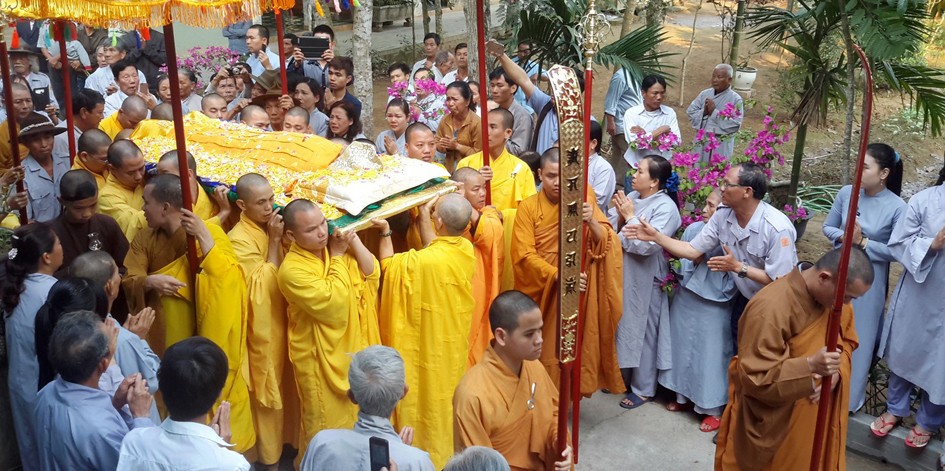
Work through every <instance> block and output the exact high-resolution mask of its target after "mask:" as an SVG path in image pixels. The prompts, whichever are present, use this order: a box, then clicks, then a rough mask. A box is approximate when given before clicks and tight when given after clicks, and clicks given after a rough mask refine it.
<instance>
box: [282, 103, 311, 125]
mask: <svg viewBox="0 0 945 471" xmlns="http://www.w3.org/2000/svg"><path fill="white" fill-rule="evenodd" d="M285 116H286V118H288V117H289V116H292V117H295V118H299V119H304V120H305V124H309V120H310V119H311V117H312V115H310V114H309V113H308V111H305V108H301V107H298V106H296V107H293V108H290V109H289V111H286V112H285Z"/></svg>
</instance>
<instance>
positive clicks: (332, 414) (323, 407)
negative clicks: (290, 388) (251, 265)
mask: <svg viewBox="0 0 945 471" xmlns="http://www.w3.org/2000/svg"><path fill="white" fill-rule="evenodd" d="M321 255H322V257H324V258H320V257H318V256H317V255H315V254H313V253H311V252H309V251H307V250H305V249H302V248H300V247H299V246H298V245H296V244H294V243H293V244H292V246H291V247H290V248H289V253H288V254H286V256H285V260H283V262H282V266H280V267H279V274H278V276H279V290H280V291H282V294H283V295H284V296H285V298H286V300H287V301H288V303H289V310H288V313H289V359H290V360H291V362H292V366H293V368H294V369H295V378H296V382H297V383H298V389H299V395H300V397H301V401H302V402H301V404H302V438H301V441H300V444H301V446H302V448H303V451H302V452H301V453H299V455H300V457H301V455H302V454H303V453H304V447H305V446H307V444H308V442H309V441H311V439H312V437H313V436H315V434H316V433H318V432H320V431H322V430H324V429H330V428H350V427H351V425H352V424H354V422H355V421H356V420H357V415H358V407H357V406H356V405H354V404H353V403H352V402H351V401H350V400H348V396H347V392H348V364H349V363H350V361H351V360H350V357H349V355H350V354H352V353H355V352H358V351H360V350H361V349H363V348H364V347H367V346H369V345H375V344H378V343H380V337H379V333H378V328H377V288H378V280H379V279H380V272H381V271H380V269H379V268H378V263H377V261H376V260H375V263H374V271H373V272H371V274H370V275H367V276H365V275H364V274H363V273H362V272H361V270H360V269H359V268H358V262H357V260H356V259H355V258H354V257H352V256H351V255H347V254H346V255H344V256H340V257H331V256H330V255H329V253H328V249H327V248H326V249H324V250H323V251H322V254H321ZM297 461H298V460H297Z"/></svg>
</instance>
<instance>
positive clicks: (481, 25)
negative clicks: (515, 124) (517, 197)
mask: <svg viewBox="0 0 945 471" xmlns="http://www.w3.org/2000/svg"><path fill="white" fill-rule="evenodd" d="M476 14H478V15H479V21H477V22H476V39H477V41H479V42H478V44H479V47H477V48H476V55H477V58H478V61H479V68H478V70H477V72H478V75H479V115H480V126H481V132H480V134H481V135H482V165H484V166H491V164H492V159H491V158H490V156H489V97H488V96H487V94H486V87H487V86H488V85H489V83H488V82H486V17H485V15H486V7H485V5H484V4H483V0H476ZM447 85H449V84H447ZM486 204H487V205H488V204H492V180H489V181H487V182H486Z"/></svg>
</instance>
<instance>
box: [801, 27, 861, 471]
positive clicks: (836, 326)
mask: <svg viewBox="0 0 945 471" xmlns="http://www.w3.org/2000/svg"><path fill="white" fill-rule="evenodd" d="M853 48H854V49H856V52H857V54H859V55H860V61H861V62H862V63H863V70H864V71H865V72H866V92H865V93H864V94H863V121H862V124H861V126H860V156H859V158H858V160H857V164H856V176H855V178H854V181H853V190H852V192H851V194H850V208H849V209H848V210H847V226H848V227H849V226H850V225H851V224H853V222H854V221H856V211H857V204H858V203H859V200H860V185H861V183H862V181H863V165H864V161H865V159H866V146H867V145H869V140H870V121H871V120H872V115H873V72H872V71H871V70H870V64H869V61H868V60H867V59H866V54H865V53H864V52H863V50H862V49H860V46H858V45H856V44H854V45H853ZM852 247H853V231H845V232H844V234H843V245H842V246H841V252H840V266H839V268H838V269H837V291H836V293H835V294H834V299H833V310H832V311H831V313H830V321H829V323H828V324H827V341H826V344H827V351H828V352H833V351H835V350H836V349H837V337H839V336H840V314H841V312H842V310H843V298H844V294H845V291H846V286H847V268H848V267H847V265H849V263H850V251H851V250H852ZM832 386H833V385H832V384H831V383H830V377H829V376H828V377H826V378H823V380H822V381H821V383H820V403H819V404H818V408H817V428H816V429H814V447H813V450H812V452H811V456H810V469H811V471H818V470H820V468H821V460H822V456H823V447H824V439H825V436H824V435H825V434H826V428H827V415H828V413H829V412H830V405H831V401H830V393H831V389H832ZM845 413H846V411H844V414H845Z"/></svg>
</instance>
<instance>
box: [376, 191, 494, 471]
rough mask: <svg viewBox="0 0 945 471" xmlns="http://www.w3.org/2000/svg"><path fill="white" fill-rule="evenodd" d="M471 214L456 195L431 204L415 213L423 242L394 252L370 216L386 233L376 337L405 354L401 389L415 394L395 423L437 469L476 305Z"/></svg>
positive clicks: (448, 441)
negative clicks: (419, 246)
mask: <svg viewBox="0 0 945 471" xmlns="http://www.w3.org/2000/svg"><path fill="white" fill-rule="evenodd" d="M434 205H435V207H434ZM431 212H432V214H431ZM471 213H472V206H470V204H469V202H467V201H466V199H465V198H463V197H462V196H460V195H458V194H455V193H451V194H448V195H445V196H443V197H441V198H439V199H434V200H432V201H430V202H429V203H427V204H425V205H424V206H423V207H421V209H420V216H419V219H420V228H421V234H422V236H423V239H424V242H426V247H425V248H424V249H422V250H410V251H408V252H405V253H401V254H397V255H394V248H393V244H391V242H390V237H389V236H390V229H389V226H388V225H387V221H384V220H380V219H375V220H374V224H375V226H376V227H378V229H380V230H381V235H382V236H385V235H386V236H388V237H384V238H383V239H382V240H381V246H380V252H381V269H382V270H383V273H384V284H383V286H382V289H381V306H380V309H379V311H378V312H379V313H380V325H381V339H382V340H383V341H384V345H387V346H389V347H393V348H394V349H396V350H397V351H398V352H400V354H401V355H402V356H403V357H404V367H405V371H406V374H407V386H408V387H409V388H410V390H411V391H413V393H412V394H409V395H407V396H406V397H405V398H404V399H403V400H401V401H400V403H399V404H398V405H397V410H396V412H395V414H394V420H393V422H394V424H395V426H397V427H404V426H412V427H413V428H414V446H416V447H418V448H420V449H422V450H425V451H427V452H428V453H430V459H431V460H433V464H434V466H436V468H437V469H441V468H442V467H443V466H444V465H446V461H447V460H449V457H450V456H452V454H453V445H452V444H453V428H452V425H451V420H452V417H453V406H452V404H451V402H450V398H451V397H452V393H453V389H454V388H455V387H456V384H457V383H459V380H460V378H461V377H462V376H463V373H465V372H466V357H467V351H468V337H469V325H470V323H471V320H472V312H473V309H474V308H475V302H474V300H473V296H472V284H471V283H470V281H471V280H472V278H473V274H474V273H475V270H476V256H475V253H474V251H473V246H472V243H471V242H469V240H467V239H466V238H464V237H463V233H464V232H465V231H466V226H467V225H468V224H469V217H470V214H471ZM428 221H432V222H433V225H434V226H435V228H436V233H435V234H434V233H433V231H431V230H429V227H430V224H429V223H428Z"/></svg>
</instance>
